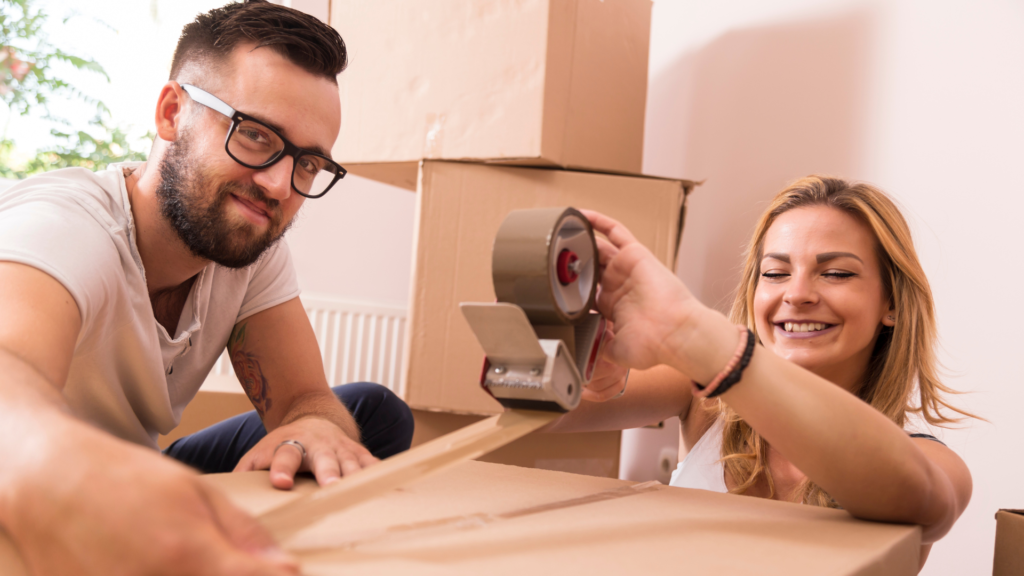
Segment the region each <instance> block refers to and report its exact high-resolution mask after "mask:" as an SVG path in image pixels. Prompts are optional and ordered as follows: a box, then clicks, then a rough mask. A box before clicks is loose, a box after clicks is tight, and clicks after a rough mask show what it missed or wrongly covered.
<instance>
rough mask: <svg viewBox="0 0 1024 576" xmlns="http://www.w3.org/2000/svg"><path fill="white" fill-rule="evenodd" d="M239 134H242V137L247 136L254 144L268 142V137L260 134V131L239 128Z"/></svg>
mask: <svg viewBox="0 0 1024 576" xmlns="http://www.w3.org/2000/svg"><path fill="white" fill-rule="evenodd" d="M238 133H239V134H241V135H242V136H245V137H246V138H248V139H249V140H252V141H253V142H260V143H263V142H266V141H267V138H266V136H264V135H263V134H262V133H260V131H259V130H254V129H251V128H250V129H245V128H239V129H238Z"/></svg>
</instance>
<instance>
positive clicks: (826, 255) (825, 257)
mask: <svg viewBox="0 0 1024 576" xmlns="http://www.w3.org/2000/svg"><path fill="white" fill-rule="evenodd" d="M836 258H853V259H854V260H856V261H858V262H860V263H861V264H863V263H864V261H863V260H861V259H860V256H857V255H856V254H853V253H852V252H822V253H821V254H818V256H817V260H818V264H821V263H823V262H828V261H829V260H835V259H836Z"/></svg>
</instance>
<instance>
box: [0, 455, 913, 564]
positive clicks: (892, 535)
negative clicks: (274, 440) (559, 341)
mask: <svg viewBox="0 0 1024 576" xmlns="http://www.w3.org/2000/svg"><path fill="white" fill-rule="evenodd" d="M206 479H207V480H208V481H209V482H211V483H212V484H214V485H216V486H217V487H219V488H221V489H223V490H224V491H225V492H226V493H227V494H228V496H229V497H230V498H231V499H232V500H233V501H234V502H235V503H236V504H238V505H239V506H241V507H242V508H243V509H245V510H247V511H249V512H250V513H253V514H259V513H260V512H263V511H266V510H268V509H270V508H272V507H274V506H276V505H279V504H283V503H286V502H288V501H290V500H291V499H294V498H297V497H298V496H299V495H301V494H304V493H307V492H309V491H311V490H315V489H316V488H315V486H314V485H313V482H312V481H311V480H305V481H302V482H300V483H299V485H298V486H297V488H296V490H295V491H294V492H281V491H278V490H274V489H273V488H271V487H270V485H269V482H268V480H267V475H266V473H265V472H250V473H242V474H223V475H214V476H207V477H206ZM284 545H285V547H286V548H287V549H289V550H291V552H292V553H293V554H295V555H296V556H297V557H298V559H299V560H300V561H301V562H302V573H303V574H305V575H307V576H328V575H331V576H334V575H341V574H345V575H359V574H374V575H384V576H387V575H395V576H407V575H409V574H417V575H420V574H424V575H429V574H445V575H459V574H466V575H473V576H477V575H479V574H509V575H515V576H521V575H522V574H559V575H562V574H588V575H590V576H600V575H606V574H607V575H621V574H670V573H687V574H723V575H726V574H761V575H780V576H781V575H786V576H820V575H821V574H829V575H832V576H854V575H856V576H910V575H912V574H916V573H917V569H918V562H919V556H920V545H921V532H920V528H918V527H916V526H905V525H897V524H882V523H874V522H863V521H859V520H855V519H853V518H852V517H851V516H850V515H849V514H847V513H846V512H843V511H840V510H827V509H823V508H816V507H811V506H801V505H796V504H789V503H783V502H776V501H772V500H763V499H760V498H750V497H745V496H734V495H729V494H717V493H712V492H705V491H700V490H688V489H684V488H671V487H667V486H663V485H661V484H658V483H656V482H652V483H645V484H634V483H632V482H627V481H622V480H612V479H608V478H594V477H590V476H577V475H573V474H565V473H561V472H550V471H544V470H531V469H527V468H517V467H514V466H502V465H498V464H488V463H483V462H466V463H463V464H460V465H458V466H456V467H455V468H453V469H451V470H449V471H447V472H443V473H441V474H438V475H437V476H434V477H430V478H426V479H424V480H421V481H418V482H414V483H412V484H410V485H408V486H406V487H405V488H401V489H398V490H395V491H393V492H390V493H388V494H387V495H385V496H383V497H380V498H378V499H376V500H370V501H368V502H365V503H363V504H360V505H358V506H356V507H353V508H350V509H348V510H345V511H343V512H340V513H337V514H335V515H331V516H329V517H327V518H326V519H324V520H323V521H321V522H319V523H317V524H314V525H312V526H310V527H309V528H308V529H306V530H304V531H302V532H299V533H298V534H296V535H295V536H294V537H293V538H291V539H290V540H288V541H286V542H284ZM0 576H25V572H24V568H23V567H22V566H20V561H19V560H18V558H17V553H16V552H15V550H14V549H13V547H12V546H11V545H10V543H9V542H7V541H6V540H5V539H4V538H2V537H0Z"/></svg>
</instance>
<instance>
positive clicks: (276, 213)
mask: <svg viewBox="0 0 1024 576" xmlns="http://www.w3.org/2000/svg"><path fill="white" fill-rule="evenodd" d="M221 189H222V191H223V192H222V193H223V199H224V200H226V199H227V196H228V194H234V195H235V196H240V197H242V198H245V199H246V200H252V201H254V202H262V203H263V205H264V206H266V207H267V210H268V211H270V212H271V214H270V216H271V217H272V218H271V219H272V220H280V218H281V210H280V208H279V207H280V206H281V202H280V200H275V199H273V198H269V197H268V196H267V195H266V193H264V192H263V190H262V189H260V187H259V186H256V185H255V184H239V183H237V182H227V183H225V184H224V186H223V187H222V188H221ZM222 202H223V200H222Z"/></svg>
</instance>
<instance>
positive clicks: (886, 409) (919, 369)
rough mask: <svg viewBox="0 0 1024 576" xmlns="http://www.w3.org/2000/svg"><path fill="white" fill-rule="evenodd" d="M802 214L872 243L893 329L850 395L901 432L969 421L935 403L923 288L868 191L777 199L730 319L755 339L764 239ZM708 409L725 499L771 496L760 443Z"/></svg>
mask: <svg viewBox="0 0 1024 576" xmlns="http://www.w3.org/2000/svg"><path fill="white" fill-rule="evenodd" d="M808 206H827V207H831V208H835V209H838V210H842V211H843V212H845V213H847V214H850V215H852V216H854V217H855V218H857V219H858V220H860V221H861V222H864V223H865V224H866V225H867V226H868V227H869V228H870V229H871V230H872V232H873V233H874V235H875V238H876V239H877V241H878V244H877V250H878V261H879V264H880V267H881V275H882V281H883V283H884V288H885V291H886V293H887V294H888V295H889V298H890V304H891V305H892V307H893V308H894V309H895V311H896V315H897V321H896V325H895V327H893V328H888V327H886V328H884V329H883V330H882V332H881V334H880V335H879V336H878V340H877V341H876V343H875V347H874V350H873V351H872V354H871V359H870V364H869V366H868V371H867V374H866V377H865V381H864V382H863V384H862V385H861V387H860V389H859V390H858V391H857V395H858V396H859V397H860V398H861V399H862V400H864V401H865V402H867V403H868V404H870V405H871V406H873V407H874V408H875V409H877V410H878V411H879V412H881V413H882V414H885V415H886V416H887V417H888V418H889V419H890V420H892V421H893V422H895V423H896V424H897V425H898V426H900V427H903V426H905V424H906V418H907V414H908V413H917V414H920V415H921V416H922V417H923V418H924V420H925V421H926V422H928V423H929V424H933V425H943V424H949V423H953V422H956V421H958V420H959V418H956V417H954V418H949V417H947V416H946V415H945V414H943V410H944V409H949V410H952V411H954V412H957V413H959V414H962V415H965V416H971V414H968V413H967V412H964V411H963V410H960V409H959V408H956V407H954V406H952V405H950V404H948V403H946V401H945V400H944V399H943V398H942V395H943V394H949V393H953V390H951V389H950V388H948V387H946V386H945V385H944V384H942V382H940V381H939V379H938V362H937V360H936V357H935V343H936V339H937V337H936V328H935V308H934V304H933V302H932V292H931V288H930V287H929V286H928V279H927V278H926V277H925V274H924V270H923V269H922V268H921V263H920V262H919V261H918V259H917V253H916V251H915V250H914V243H913V240H912V239H911V237H910V228H909V226H907V222H906V220H904V218H903V215H902V214H900V211H899V208H897V207H896V204H895V202H893V200H892V199H891V198H889V196H888V195H887V194H885V192H882V191H881V190H879V189H877V188H875V187H873V186H870V185H868V184H863V183H857V184H851V183H849V182H847V181H845V180H843V179H840V178H832V177H828V176H808V177H806V178H802V179H800V180H798V181H796V182H794V183H793V184H792V185H790V186H789V187H787V188H786V189H785V190H783V191H782V192H779V194H778V195H776V196H775V199H774V200H773V201H772V203H771V206H769V207H768V210H766V211H765V213H764V215H763V216H762V217H761V219H760V221H759V222H758V223H757V228H755V230H754V236H753V238H751V240H750V246H749V248H748V251H747V259H746V264H745V265H744V268H743V279H742V280H741V281H740V286H739V290H738V291H737V294H736V299H735V301H734V302H733V306H732V312H731V313H730V319H731V320H732V321H733V322H735V323H737V324H740V325H746V326H747V327H748V328H750V329H751V330H752V331H753V332H754V334H755V335H757V328H756V326H755V325H754V316H753V308H754V292H755V290H756V289H757V283H758V279H759V278H760V266H761V257H762V256H763V249H764V239H765V235H766V234H767V233H768V229H769V228H771V225H772V223H774V222H775V219H776V218H778V217H779V216H780V215H781V214H783V213H785V212H788V211H789V210H793V209H795V208H803V207H808ZM758 339H760V337H758ZM915 388H916V389H917V391H918V398H917V400H918V401H917V402H915V401H914V400H915V399H914V398H913V396H914V391H915ZM708 407H709V408H710V409H713V410H717V411H718V413H719V417H720V418H724V419H725V431H724V432H723V438H722V460H723V463H724V465H725V470H726V472H727V474H728V475H729V476H730V477H731V478H732V479H733V480H734V481H735V483H736V487H735V488H734V489H733V490H732V492H734V493H740V494H742V493H743V492H745V491H747V490H748V489H750V488H751V487H752V486H754V484H755V483H757V482H758V481H759V480H760V479H762V478H764V480H765V481H766V482H767V484H768V488H769V491H770V492H771V493H772V494H774V492H775V484H774V482H773V480H772V475H771V471H770V470H769V469H768V443H767V442H766V441H765V440H764V439H763V438H761V436H760V435H759V434H758V433H757V432H756V431H754V429H753V428H751V427H750V426H749V425H748V424H747V423H746V422H744V421H743V419H742V418H741V417H740V416H739V415H738V414H736V413H735V412H734V411H733V410H731V409H730V408H729V407H728V406H727V405H725V404H724V403H723V402H720V401H719V402H714V401H712V402H709V405H708ZM797 493H799V494H802V497H801V498H800V501H802V502H804V503H807V504H815V505H818V506H827V507H835V506H836V503H835V501H834V500H832V498H831V497H829V495H828V494H826V493H825V492H824V491H823V490H822V489H821V488H820V487H818V486H817V485H816V484H814V483H813V482H810V481H805V482H804V484H803V486H801V489H800V490H798V491H797ZM796 495H797V494H793V496H796Z"/></svg>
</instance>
